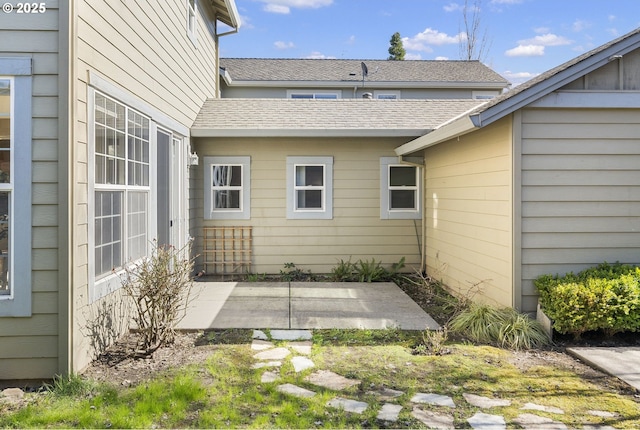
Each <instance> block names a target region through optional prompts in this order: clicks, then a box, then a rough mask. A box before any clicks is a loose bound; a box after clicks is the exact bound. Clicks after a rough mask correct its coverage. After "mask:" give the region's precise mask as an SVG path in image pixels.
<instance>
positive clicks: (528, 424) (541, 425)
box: [513, 414, 568, 430]
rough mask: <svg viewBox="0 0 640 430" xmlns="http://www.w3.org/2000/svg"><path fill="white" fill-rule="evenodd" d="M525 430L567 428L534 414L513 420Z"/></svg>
mask: <svg viewBox="0 0 640 430" xmlns="http://www.w3.org/2000/svg"><path fill="white" fill-rule="evenodd" d="M513 422H514V423H516V424H518V425H519V426H520V427H522V428H524V429H525V430H542V429H544V430H567V429H568V427H567V426H566V425H564V424H563V423H559V422H556V421H554V420H552V419H551V418H547V417H541V416H539V415H535V414H520V415H518V416H517V417H516V418H515V419H514V420H513Z"/></svg>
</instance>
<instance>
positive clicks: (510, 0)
mask: <svg viewBox="0 0 640 430" xmlns="http://www.w3.org/2000/svg"><path fill="white" fill-rule="evenodd" d="M520 3H522V0H491V4H520Z"/></svg>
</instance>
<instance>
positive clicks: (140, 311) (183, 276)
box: [122, 242, 194, 355]
mask: <svg viewBox="0 0 640 430" xmlns="http://www.w3.org/2000/svg"><path fill="white" fill-rule="evenodd" d="M193 267H194V258H193V257H192V256H191V242H189V243H188V244H187V245H185V246H184V247H183V248H181V249H177V248H176V247H174V246H170V245H167V246H164V245H157V243H156V242H154V244H153V251H152V253H151V256H150V257H147V258H143V259H142V260H140V261H138V262H136V263H134V264H131V265H129V266H128V267H127V268H126V270H125V274H124V276H123V278H122V286H123V289H124V292H125V294H126V295H127V296H129V297H130V298H131V299H132V302H133V307H134V312H133V320H134V322H135V323H136V325H137V333H138V337H139V338H138V348H137V351H136V354H137V355H149V354H151V353H153V352H154V351H155V350H157V349H158V348H160V347H161V346H163V345H166V344H170V343H173V341H174V340H175V329H176V326H177V325H178V323H179V322H180V321H181V320H182V318H184V315H185V310H186V308H187V306H188V304H189V302H190V300H191V287H192V285H193Z"/></svg>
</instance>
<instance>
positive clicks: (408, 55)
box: [404, 52, 422, 60]
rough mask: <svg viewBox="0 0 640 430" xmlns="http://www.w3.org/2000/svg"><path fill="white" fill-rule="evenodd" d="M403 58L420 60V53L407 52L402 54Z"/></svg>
mask: <svg viewBox="0 0 640 430" xmlns="http://www.w3.org/2000/svg"><path fill="white" fill-rule="evenodd" d="M404 59H405V60H422V55H420V54H411V53H409V52H407V53H406V55H405V56H404Z"/></svg>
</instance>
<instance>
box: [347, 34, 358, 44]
mask: <svg viewBox="0 0 640 430" xmlns="http://www.w3.org/2000/svg"><path fill="white" fill-rule="evenodd" d="M354 43H356V36H354V35H351V36H349V39H348V40H347V45H353V44H354Z"/></svg>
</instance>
